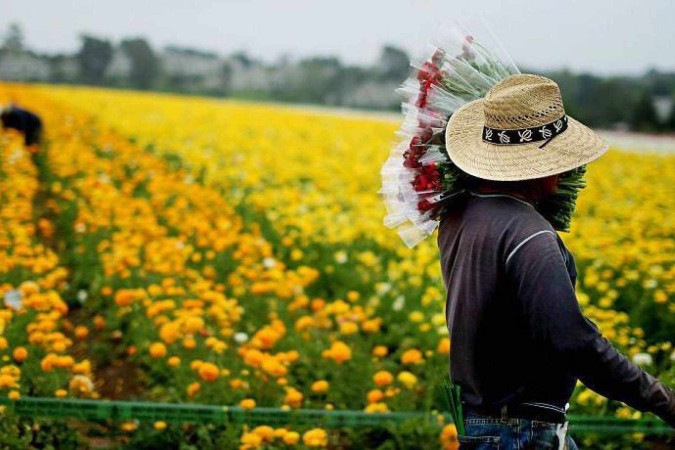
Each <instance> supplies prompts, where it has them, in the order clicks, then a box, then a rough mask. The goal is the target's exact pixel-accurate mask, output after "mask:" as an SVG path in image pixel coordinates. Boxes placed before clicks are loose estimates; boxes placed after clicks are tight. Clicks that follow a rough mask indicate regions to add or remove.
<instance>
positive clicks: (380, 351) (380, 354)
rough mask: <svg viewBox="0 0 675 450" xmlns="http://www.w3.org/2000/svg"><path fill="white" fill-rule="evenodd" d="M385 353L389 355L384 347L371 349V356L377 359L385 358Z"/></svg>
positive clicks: (378, 346)
mask: <svg viewBox="0 0 675 450" xmlns="http://www.w3.org/2000/svg"><path fill="white" fill-rule="evenodd" d="M387 353H389V350H388V349H387V347H386V346H384V345H376V346H375V348H373V356H376V357H378V358H383V357H385V356H387Z"/></svg>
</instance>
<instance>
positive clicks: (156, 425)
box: [153, 420, 166, 430]
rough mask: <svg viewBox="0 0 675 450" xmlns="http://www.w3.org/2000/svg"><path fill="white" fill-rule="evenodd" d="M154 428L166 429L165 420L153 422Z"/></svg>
mask: <svg viewBox="0 0 675 450" xmlns="http://www.w3.org/2000/svg"><path fill="white" fill-rule="evenodd" d="M153 427H154V428H155V430H164V429H166V422H164V421H162V420H159V421H157V422H155V423H154V424H153Z"/></svg>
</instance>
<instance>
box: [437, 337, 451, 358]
mask: <svg viewBox="0 0 675 450" xmlns="http://www.w3.org/2000/svg"><path fill="white" fill-rule="evenodd" d="M436 351H437V352H438V353H440V354H441V355H447V354H448V353H450V338H447V337H444V338H443V339H441V341H440V342H439V343H438V346H437V347H436Z"/></svg>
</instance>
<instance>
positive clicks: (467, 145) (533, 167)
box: [445, 98, 608, 181]
mask: <svg viewBox="0 0 675 450" xmlns="http://www.w3.org/2000/svg"><path fill="white" fill-rule="evenodd" d="M567 122H568V124H567V129H566V130H565V131H564V132H562V133H561V134H559V135H557V136H555V137H554V138H553V139H552V140H551V141H550V142H549V143H548V144H546V145H545V146H544V147H543V148H539V146H540V145H542V144H543V143H544V141H540V142H532V143H525V144H519V145H497V144H491V143H488V142H485V141H483V125H484V123H485V116H484V114H483V99H482V98H481V99H478V100H474V101H472V102H469V103H467V104H465V105H463V106H462V107H461V108H459V109H458V110H457V111H455V112H454V113H453V114H452V116H451V117H450V120H449V121H448V124H447V127H446V130H445V145H446V148H447V151H448V156H450V159H451V160H452V162H453V163H455V164H456V165H457V167H459V168H460V169H462V170H463V171H464V172H466V173H468V174H469V175H473V176H475V177H478V178H483V179H486V180H495V181H518V180H528V179H532V178H542V177H546V176H549V175H555V174H559V173H562V172H566V171H568V170H571V169H574V168H576V167H579V166H582V165H584V164H587V163H589V162H591V161H593V160H595V159H597V158H599V157H600V156H602V155H603V154H604V153H605V152H606V151H607V148H608V145H607V143H606V142H605V141H604V140H603V139H602V138H601V137H600V136H599V135H598V134H597V133H595V132H594V131H593V130H591V129H590V128H588V127H587V126H586V125H584V124H582V123H581V122H579V121H578V120H575V119H573V118H572V117H570V116H567Z"/></svg>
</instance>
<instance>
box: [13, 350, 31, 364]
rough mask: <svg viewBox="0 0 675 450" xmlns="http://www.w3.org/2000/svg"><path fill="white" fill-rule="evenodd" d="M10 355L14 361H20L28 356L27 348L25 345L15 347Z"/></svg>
mask: <svg viewBox="0 0 675 450" xmlns="http://www.w3.org/2000/svg"><path fill="white" fill-rule="evenodd" d="M12 357H13V358H14V361H16V362H18V363H22V362H24V361H25V360H26V358H28V350H26V348H25V347H16V348H15V349H14V351H13V352H12Z"/></svg>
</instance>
